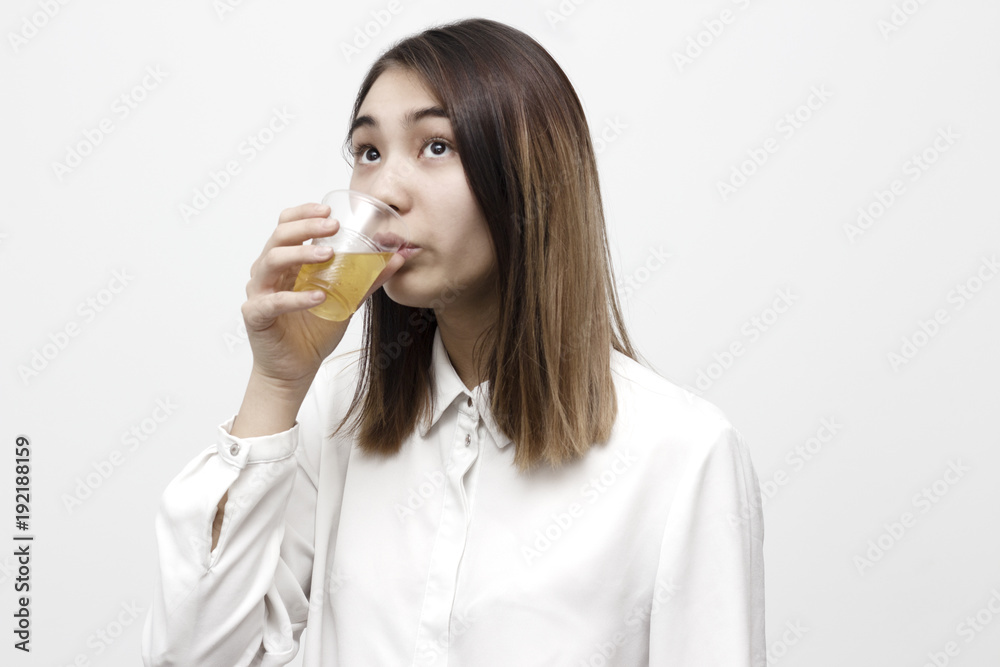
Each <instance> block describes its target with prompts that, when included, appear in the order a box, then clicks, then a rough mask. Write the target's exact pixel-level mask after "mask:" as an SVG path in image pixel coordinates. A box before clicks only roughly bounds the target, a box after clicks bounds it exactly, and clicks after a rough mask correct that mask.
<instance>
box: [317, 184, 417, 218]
mask: <svg viewBox="0 0 1000 667" xmlns="http://www.w3.org/2000/svg"><path fill="white" fill-rule="evenodd" d="M340 193H346V194H347V196H348V198H350V197H357V198H358V199H360V200H362V201H364V202H367V203H369V204H371V205H372V206H374V207H375V208H377V209H379V210H380V211H382V212H383V213H388V214H389V215H391V216H392V217H394V218H396V219H397V220H399V221H400V222H404V221H403V216H401V215H400V214H399V213H398V212H397V211H396V209H394V208H393V207H391V206H389V205H388V204H386V203H385V202H384V201H382V200H381V199H376V198H375V197H372V196H371V195H369V194H365V193H364V192H359V191H358V190H351V189H350V188H339V189H337V190H330V191H329V192H327V193H326V194H325V195H323V203H324V204H327V200H328V199H329V198H330V197H332V196H333V195H336V194H340ZM327 206H329V204H327ZM330 208H331V209H332V208H333V207H332V206H330Z"/></svg>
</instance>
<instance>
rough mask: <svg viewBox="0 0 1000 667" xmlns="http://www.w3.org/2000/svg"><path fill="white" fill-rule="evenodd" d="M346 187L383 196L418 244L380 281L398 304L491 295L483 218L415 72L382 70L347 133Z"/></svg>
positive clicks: (469, 304) (447, 129)
mask: <svg viewBox="0 0 1000 667" xmlns="http://www.w3.org/2000/svg"><path fill="white" fill-rule="evenodd" d="M350 145H351V150H352V151H353V153H354V171H353V173H352V175H351V186H350V187H351V189H352V190H358V191H360V192H364V193H366V194H369V195H372V196H373V197H376V198H378V199H381V200H382V201H384V202H385V203H387V204H389V205H390V206H392V207H393V208H394V209H396V211H397V212H398V213H399V214H400V216H401V217H402V218H403V220H405V221H406V223H407V225H408V227H409V230H410V243H411V244H412V245H414V246H417V247H419V248H420V249H419V250H417V251H415V252H414V253H413V254H412V255H410V256H409V257H408V258H407V259H406V263H405V264H404V265H403V267H402V268H401V269H399V270H398V271H397V272H396V273H395V274H393V276H392V277H391V278H390V279H389V280H388V281H387V282H386V283H385V285H384V287H383V288H384V289H385V291H386V294H388V295H389V298H391V299H392V300H393V301H395V302H396V303H399V304H402V305H404V306H411V307H420V308H432V309H434V310H435V311H441V310H443V309H446V308H453V307H456V306H460V307H466V308H477V307H484V306H485V305H486V304H488V303H490V302H491V301H492V300H493V290H494V285H495V282H496V278H497V274H496V256H495V254H494V251H493V246H492V243H491V242H490V236H489V232H488V230H487V227H486V220H485V218H484V217H483V213H482V211H481V210H480V208H479V204H478V203H477V202H476V200H475V197H473V195H472V191H471V190H470V189H469V184H468V182H467V181H466V178H465V172H464V171H463V169H462V161H461V158H460V157H459V155H458V153H457V152H455V148H454V146H455V134H454V132H453V131H452V126H451V121H449V120H448V118H446V117H444V112H443V110H442V109H440V105H439V102H438V101H437V100H436V99H435V98H434V96H433V95H431V93H430V91H429V90H427V88H426V87H425V86H424V85H423V83H422V81H421V80H420V79H419V78H418V77H417V76H416V75H414V74H411V73H410V72H409V71H407V70H403V69H400V68H390V69H388V70H386V71H385V72H383V73H382V74H381V75H380V76H379V77H378V79H376V80H375V83H374V84H373V85H372V87H371V89H370V90H369V91H368V95H367V96H366V97H365V99H364V101H363V102H362V104H361V108H360V109H359V110H358V118H357V121H356V122H355V124H354V131H353V133H352V135H351V144H350Z"/></svg>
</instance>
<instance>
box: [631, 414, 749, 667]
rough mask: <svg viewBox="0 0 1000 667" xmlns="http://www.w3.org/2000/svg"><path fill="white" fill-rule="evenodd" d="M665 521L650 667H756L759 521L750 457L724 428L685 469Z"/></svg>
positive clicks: (738, 438) (734, 434) (733, 432)
mask: <svg viewBox="0 0 1000 667" xmlns="http://www.w3.org/2000/svg"><path fill="white" fill-rule="evenodd" d="M691 463H692V466H691V468H690V469H689V470H688V472H687V473H686V474H685V477H684V480H683V481H682V483H681V485H680V486H679V488H678V489H677V494H676V496H675V497H674V501H673V505H672V507H671V509H670V514H669V516H668V519H667V525H666V528H665V530H664V534H663V542H662V547H661V551H660V562H659V567H658V570H657V578H656V582H655V584H654V591H653V597H652V610H651V614H650V637H649V664H650V666H651V667H658V666H663V667H666V666H667V665H684V666H685V667H720V666H721V665H725V666H726V667H763V665H764V664H765V658H764V656H765V650H766V647H765V636H764V553H763V550H764V521H763V513H762V506H761V498H760V486H759V483H758V480H757V475H756V472H755V471H754V468H753V464H752V462H751V460H750V452H749V450H748V449H747V446H746V443H745V442H744V441H743V438H742V437H741V436H740V434H739V433H738V432H737V431H736V430H735V429H733V428H732V427H731V426H729V425H728V424H726V425H724V426H723V428H722V429H721V431H720V433H719V434H718V436H717V438H716V439H715V440H714V442H712V443H711V444H710V446H709V447H708V448H706V449H705V450H704V451H702V452H700V453H699V454H698V455H697V456H696V457H694V458H693V459H692V461H691Z"/></svg>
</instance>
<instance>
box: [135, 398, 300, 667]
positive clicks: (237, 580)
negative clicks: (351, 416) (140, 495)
mask: <svg viewBox="0 0 1000 667" xmlns="http://www.w3.org/2000/svg"><path fill="white" fill-rule="evenodd" d="M311 393H312V392H311V391H310V394H311ZM313 403H314V402H313V401H310V400H309V397H307V399H306V401H304V402H303V406H302V408H301V409H300V411H299V415H298V421H297V422H296V423H295V425H294V426H293V427H292V428H291V429H289V430H287V431H284V432H282V433H276V434H274V435H268V436H260V437H254V438H237V437H234V436H232V435H231V434H230V430H231V428H232V425H233V421H234V420H235V417H233V418H230V419H229V420H228V421H227V422H225V423H224V424H222V425H220V427H219V433H218V437H217V441H216V443H215V444H214V445H211V446H209V447H208V448H206V449H205V450H203V451H202V452H201V453H200V454H198V455H197V456H196V457H195V458H194V459H193V460H192V461H191V462H190V463H188V464H187V465H186V466H185V467H184V469H183V470H181V472H180V473H179V474H178V475H177V476H176V477H175V478H174V479H173V480H172V481H171V482H170V483H169V484H168V485H167V487H166V490H165V491H164V492H163V495H162V497H161V501H160V505H159V508H158V511H157V516H156V524H155V526H156V540H157V550H158V557H159V569H158V571H157V575H156V582H155V586H154V592H153V599H152V603H151V605H150V610H149V613H148V615H147V617H146V621H145V625H144V627H143V633H142V660H143V664H144V665H146V667H167V666H179V665H184V666H186V667H190V666H192V665H218V666H219V667H222V666H225V667H230V666H232V667H246V666H248V665H253V666H254V667H278V666H279V665H286V664H288V663H289V662H291V660H292V659H293V658H294V657H295V655H296V653H297V652H298V647H299V638H300V636H301V634H302V631H303V629H304V628H305V625H306V620H307V616H308V611H309V588H310V581H311V577H312V562H313V554H314V533H313V531H314V520H315V512H316V495H317V480H318V471H317V470H316V467H317V466H318V463H315V464H314V463H313V462H311V461H310V459H309V457H307V455H306V451H305V447H304V445H303V443H302V442H301V441H302V439H303V438H305V437H315V432H314V431H315V426H316V422H318V418H317V417H316V414H315V406H314V404H313ZM227 490H228V492H229V496H228V498H227V500H226V505H225V508H224V514H223V520H222V527H221V532H220V534H219V540H218V543H217V545H216V547H215V549H214V550H213V549H212V523H213V521H214V518H215V514H216V512H217V507H218V504H219V501H220V500H221V499H222V496H223V494H225V493H226V491H227Z"/></svg>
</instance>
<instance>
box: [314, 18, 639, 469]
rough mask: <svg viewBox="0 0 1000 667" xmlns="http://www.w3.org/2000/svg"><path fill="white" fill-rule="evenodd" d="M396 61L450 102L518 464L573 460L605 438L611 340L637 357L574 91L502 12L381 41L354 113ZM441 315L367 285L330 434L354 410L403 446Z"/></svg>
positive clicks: (612, 397) (384, 451) (613, 401)
mask: <svg viewBox="0 0 1000 667" xmlns="http://www.w3.org/2000/svg"><path fill="white" fill-rule="evenodd" d="M390 67H400V68H404V69H406V70H408V71H410V72H413V73H415V74H417V75H418V76H419V77H420V78H421V79H422V80H423V82H424V84H425V85H427V87H428V88H429V90H430V91H431V92H432V93H433V94H434V95H435V96H436V97H437V98H438V101H439V103H440V104H441V106H442V107H443V108H444V109H445V111H446V112H447V113H448V117H449V119H450V120H451V122H452V127H453V129H454V131H455V141H456V143H457V146H456V149H457V151H458V154H459V156H460V158H461V161H462V166H463V168H464V169H465V174H466V178H467V180H468V182H469V185H470V187H471V190H472V193H473V195H474V196H475V198H476V199H477V201H478V203H479V205H480V208H481V210H482V211H483V214H484V215H485V218H486V223H487V226H488V228H489V234H490V237H491V239H492V243H493V249H494V251H495V253H496V259H497V267H498V273H499V279H498V281H497V285H496V289H497V294H498V303H499V312H498V314H497V320H496V322H495V323H493V325H492V326H491V327H489V329H488V330H487V331H486V332H485V333H484V335H483V336H482V337H481V338H480V339H479V340H478V341H477V345H476V349H475V353H474V355H473V356H474V357H475V358H476V359H477V360H478V361H480V362H481V363H482V362H485V365H484V366H482V367H483V369H484V372H485V373H484V374H485V378H486V379H487V380H489V388H490V391H489V395H490V409H491V411H492V414H493V418H494V420H495V421H496V424H497V426H498V427H499V428H500V429H501V430H502V431H503V432H504V433H505V434H507V436H508V437H510V439H511V440H512V442H513V443H514V447H515V454H514V462H515V464H516V465H517V467H518V468H519V469H520V470H521V471H527V470H530V469H532V468H533V467H535V466H536V465H538V464H539V463H541V462H543V461H544V462H547V463H549V464H550V465H551V466H553V467H556V466H559V465H561V464H563V463H565V462H568V461H571V460H573V459H576V458H579V457H581V456H582V455H583V454H584V453H586V452H587V450H588V449H589V448H590V447H591V445H593V444H596V443H603V442H606V441H607V439H608V437H609V436H610V433H611V429H612V426H613V425H614V422H615V418H616V417H617V414H618V404H617V397H616V392H615V387H614V383H613V380H612V373H611V349H612V348H614V349H615V350H618V351H619V352H622V353H623V354H625V355H626V356H628V357H630V358H632V359H636V353H635V351H634V350H633V348H632V344H631V342H630V340H629V337H628V334H627V332H626V330H625V325H624V322H623V318H622V314H621V310H620V308H619V304H618V297H617V293H616V291H615V281H614V276H613V272H612V264H611V258H610V253H609V250H608V239H607V234H606V231H605V223H604V212H603V208H602V205H601V194H600V189H599V183H598V174H597V163H596V160H595V158H594V149H593V145H592V143H591V140H590V132H589V129H588V125H587V120H586V117H585V115H584V112H583V107H582V105H581V104H580V100H579V98H578V97H577V95H576V92H575V91H574V89H573V86H572V84H571V83H570V81H569V79H568V78H567V77H566V74H565V73H564V72H563V71H562V69H561V68H560V67H559V65H558V64H557V63H556V62H555V60H553V58H552V56H550V55H549V53H548V52H547V51H546V50H545V49H544V48H543V47H542V46H541V45H540V44H538V42H536V41H535V40H534V39H532V38H531V37H529V36H528V35H526V34H525V33H523V32H521V31H519V30H516V29H515V28H512V27H510V26H507V25H504V24H502V23H498V22H496V21H490V20H487V19H467V20H463V21H459V22H456V23H451V24H447V25H443V26H438V27H435V28H431V29H429V30H426V31H424V32H423V33H421V34H419V35H415V36H412V37H409V38H407V39H405V40H403V41H401V42H398V43H397V44H395V45H394V46H393V47H392V48H391V49H389V50H388V51H386V52H385V53H384V54H382V55H381V56H380V57H379V59H378V60H377V61H376V62H375V63H374V64H373V65H372V67H371V69H370V70H369V72H368V74H367V75H366V77H365V79H364V81H363V82H362V84H361V88H360V90H359V91H358V95H357V99H356V101H355V103H354V110H353V113H352V114H351V124H353V123H354V120H355V119H356V118H357V116H358V112H359V110H360V108H361V104H362V103H363V102H364V99H365V96H366V95H367V94H368V91H369V90H370V89H371V87H372V85H373V84H374V83H375V80H376V79H377V78H378V77H379V75H380V74H382V73H383V72H384V71H385V70H386V69H388V68H390ZM349 140H350V138H349V137H348V141H349ZM432 305H433V304H432ZM436 328H437V323H436V320H435V316H434V310H433V308H411V307H407V306H402V305H400V304H397V303H395V302H394V301H392V299H390V298H389V297H388V296H387V295H386V293H385V292H384V290H381V289H379V290H377V291H376V292H375V293H374V294H373V295H372V296H371V301H370V303H369V304H368V308H367V309H366V310H365V320H364V339H363V343H362V349H361V350H360V352H361V358H360V362H359V363H360V364H361V365H360V368H359V378H360V381H359V384H358V387H357V389H356V391H355V394H354V399H353V400H352V402H351V405H350V408H349V409H348V411H347V414H345V416H344V418H343V419H342V420H341V422H340V424H338V426H337V428H336V430H335V431H334V433H336V432H337V431H340V429H341V428H342V427H343V426H344V424H345V423H346V422H347V420H348V419H349V418H350V417H351V415H352V414H353V415H355V419H354V422H353V423H352V426H351V432H352V433H355V434H357V438H358V445H359V447H360V448H361V449H362V450H363V451H365V452H367V453H371V454H380V455H392V454H395V453H396V452H398V451H399V449H400V447H401V446H402V443H403V441H404V440H405V439H406V438H407V437H408V436H409V434H410V433H411V432H412V431H413V429H414V428H415V427H416V423H417V420H418V418H420V417H423V418H424V419H427V420H429V419H430V416H431V414H432V411H433V407H434V406H433V405H432V401H433V392H431V382H432V381H433V379H432V377H431V375H432V374H431V353H432V350H433V342H434V334H435V331H436ZM482 350H488V351H489V352H488V355H487V356H485V357H484V356H482V354H481V352H482ZM359 408H360V412H358V409H359ZM359 426H360V433H358V427H359Z"/></svg>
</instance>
